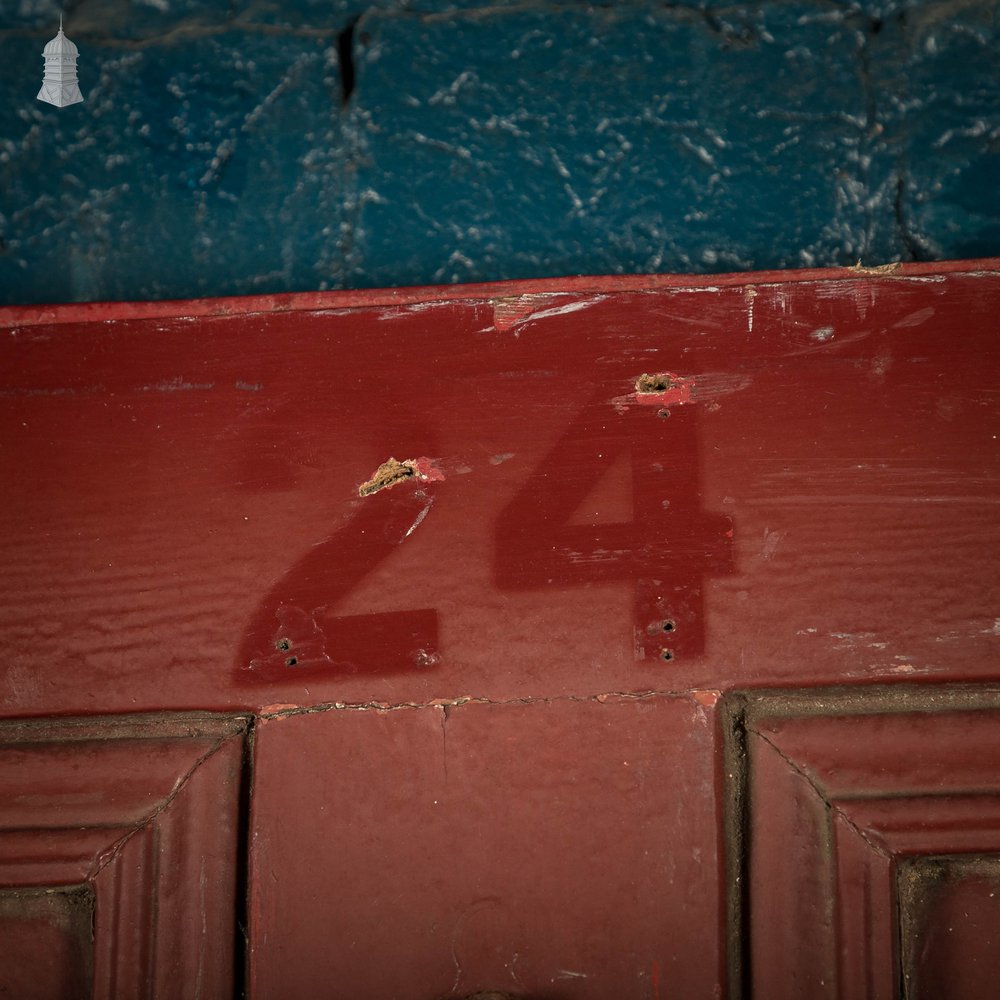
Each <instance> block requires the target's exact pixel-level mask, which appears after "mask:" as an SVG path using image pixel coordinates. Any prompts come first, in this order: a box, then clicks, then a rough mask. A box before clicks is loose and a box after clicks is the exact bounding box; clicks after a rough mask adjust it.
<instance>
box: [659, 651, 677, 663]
mask: <svg viewBox="0 0 1000 1000" xmlns="http://www.w3.org/2000/svg"><path fill="white" fill-rule="evenodd" d="M673 658H674V651H673V650H672V649H665V650H663V652H662V653H660V659H661V660H665V661H666V662H668V663H669V662H670V661H671V660H672V659H673Z"/></svg>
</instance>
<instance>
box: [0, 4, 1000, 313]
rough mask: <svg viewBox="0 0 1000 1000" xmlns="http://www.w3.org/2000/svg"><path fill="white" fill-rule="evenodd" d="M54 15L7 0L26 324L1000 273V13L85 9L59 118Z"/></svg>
mask: <svg viewBox="0 0 1000 1000" xmlns="http://www.w3.org/2000/svg"><path fill="white" fill-rule="evenodd" d="M58 10H59V6H58V4H56V3H54V2H52V0H0V66H2V67H3V68H2V69H0V78H2V80H3V84H4V92H5V101H4V102H3V105H2V107H0V240H2V243H0V302H8V303H13V302H51V301H61V300H89V299H102V298H163V297H177V296H191V295H219V294H240V293H249V292H268V291H291V290H307V289H323V288H337V287H350V286H354V287H359V286H374V285H392V284H412V283H425V282H441V281H445V282H450V281H469V280H481V279H502V278H511V277H524V276H546V275H559V274H571V273H588V272H589V273H595V272H630V271H724V270H740V269H746V268H769V267H786V266H809V265H824V264H843V263H853V262H854V261H855V260H857V259H858V258H863V259H864V260H866V261H867V262H878V261H882V260H890V259H900V258H901V259H912V258H914V257H916V258H921V259H933V258H947V257H964V256H982V255H988V254H996V253H1000V193H998V190H1000V185H998V183H997V178H998V177H1000V71H998V68H997V67H998V65H1000V37H998V27H997V16H998V15H997V5H996V4H995V2H993V0H948V2H944V0H937V2H918V0H911V2H903V0H866V2H864V3H857V4H846V3H845V4H841V3H832V2H818V0H806V2H803V0H790V2H773V3H764V4H760V3H758V4H743V5H731V4H724V3H707V4H704V5H699V4H697V3H694V2H692V3H681V4H672V5H664V4H661V3H652V2H647V0H633V2H621V3H615V4H589V5H588V4H581V3H576V2H569V0H546V2H531V0H527V2H525V0H519V2H500V3H494V4H492V5H488V6H487V5H484V4H482V3H476V2H473V0H460V2H453V3H447V2H443V0H415V2H410V3H406V2H393V0H380V2H375V3H369V4H367V5H366V4H362V3H359V2H356V0H333V2H322V3H321V2H318V0H296V2H293V3H278V2H276V0H258V2H255V3H251V4H247V5H241V6H239V7H238V8H235V9H234V8H233V7H231V5H228V4H222V3H219V2H200V3H199V2H195V0H180V2H175V0H144V2H135V3H128V2H125V0H80V2H77V3H75V4H67V5H66V14H67V20H66V29H67V34H68V35H69V36H70V37H71V38H72V39H73V40H74V41H75V42H76V43H77V45H78V46H79V47H80V82H81V86H82V88H83V91H84V94H85V96H86V102H85V103H84V104H81V105H76V106H73V107H71V108H66V109H61V110H60V109H56V108H52V107H50V106H48V105H44V104H42V103H40V102H38V101H36V100H35V94H36V93H37V90H38V86H39V84H40V80H41V65H42V60H41V49H42V46H43V45H44V43H45V41H46V40H47V39H48V38H50V37H51V36H52V34H53V32H54V27H55V25H56V24H57V22H58ZM345 98H347V100H346V101H345Z"/></svg>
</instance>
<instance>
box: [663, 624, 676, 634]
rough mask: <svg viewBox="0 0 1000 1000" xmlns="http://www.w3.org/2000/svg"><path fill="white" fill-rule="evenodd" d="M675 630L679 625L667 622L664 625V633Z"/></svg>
mask: <svg viewBox="0 0 1000 1000" xmlns="http://www.w3.org/2000/svg"><path fill="white" fill-rule="evenodd" d="M675 628H677V625H676V624H675V623H674V622H670V621H667V622H664V623H663V631H664V632H673V630H674V629H675Z"/></svg>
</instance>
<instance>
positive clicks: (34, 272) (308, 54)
mask: <svg viewBox="0 0 1000 1000" xmlns="http://www.w3.org/2000/svg"><path fill="white" fill-rule="evenodd" d="M4 47H5V48H6V49H7V50H8V51H7V52H6V55H7V58H8V59H9V60H10V62H11V63H14V64H15V69H16V78H17V79H18V80H23V81H25V90H26V91H30V95H29V94H28V93H25V94H22V95H20V96H21V97H22V100H20V101H10V102H8V104H6V105H5V106H4V107H3V108H2V109H0V136H2V137H3V138H2V139H0V182H2V184H0V233H2V235H3V238H4V240H5V243H6V249H5V252H4V253H3V254H0V296H2V299H3V300H4V301H7V302H12V301H58V300H63V299H94V298H120V297H126V298H145V297H151V298H164V297H173V296H189V295H213V294H239V293H250V292H254V291H271V290H277V289H282V288H288V287H299V288H321V287H324V286H325V287H332V286H334V285H340V284H343V280H344V275H343V272H342V266H341V265H342V259H343V253H342V246H343V243H344V240H345V236H344V233H343V224H344V216H343V204H344V196H343V189H342V184H343V177H344V167H343V162H342V159H343V154H342V150H343V148H344V145H343V142H342V140H341V137H340V123H339V116H338V108H339V102H340V97H339V95H340V83H339V74H338V66H337V56H336V50H335V48H331V47H330V44H329V40H328V39H324V38H322V37H309V36H307V37H299V36H288V37H284V38H282V39H281V41H280V44H275V41H274V39H273V38H272V37H270V36H267V35H256V34H253V33H243V32H240V33H234V32H226V33H221V34H212V35H207V36H198V37H194V38H186V39H183V40H180V39H178V40H174V41H172V42H169V43H165V44H161V45H153V46H148V47H146V46H144V47H140V48H122V47H120V46H115V45H112V44H108V45H105V46H98V45H91V46H89V47H88V48H87V49H86V51H85V53H84V54H82V56H81V65H80V82H81V86H82V88H83V91H84V94H85V95H86V102H85V103H84V104H82V105H76V106H74V107H71V108H67V109H56V108H52V107H49V106H47V105H44V104H41V103H39V102H37V101H35V100H34V93H35V90H36V89H37V86H38V82H39V79H40V74H39V73H38V66H37V64H38V63H40V62H41V60H40V59H39V57H38V53H37V52H35V51H33V50H29V49H26V48H25V47H24V46H11V45H10V44H9V42H5V43H4Z"/></svg>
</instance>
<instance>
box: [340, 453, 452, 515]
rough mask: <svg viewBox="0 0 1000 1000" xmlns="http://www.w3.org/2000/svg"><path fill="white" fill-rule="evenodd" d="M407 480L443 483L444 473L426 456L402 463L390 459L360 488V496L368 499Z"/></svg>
mask: <svg viewBox="0 0 1000 1000" xmlns="http://www.w3.org/2000/svg"><path fill="white" fill-rule="evenodd" d="M405 479H419V480H420V481H421V482H424V483H435V482H442V481H443V480H444V473H443V472H442V471H441V470H440V469H439V468H438V466H437V462H436V460H435V459H433V458H427V457H426V456H424V457H421V458H409V459H407V460H406V461H404V462H400V461H397V460H396V459H395V458H391V457H390V458H389V459H388V460H387V461H385V462H383V463H382V464H381V465H380V466H379V467H378V468H377V469H376V470H375V473H374V475H373V476H372V477H371V478H370V479H368V480H366V481H365V482H363V483H362V484H361V485H360V486H359V487H358V496H359V497H367V496H371V495H372V494H373V493H378V492H379V490H387V489H391V488H392V487H393V486H396V485H398V484H399V483H401V482H403V480H405ZM425 513H426V509H425ZM419 523H420V519H418V520H417V524H419ZM414 527H416V525H414ZM410 530H411V531H412V530H413V529H412V528H411V529H410Z"/></svg>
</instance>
